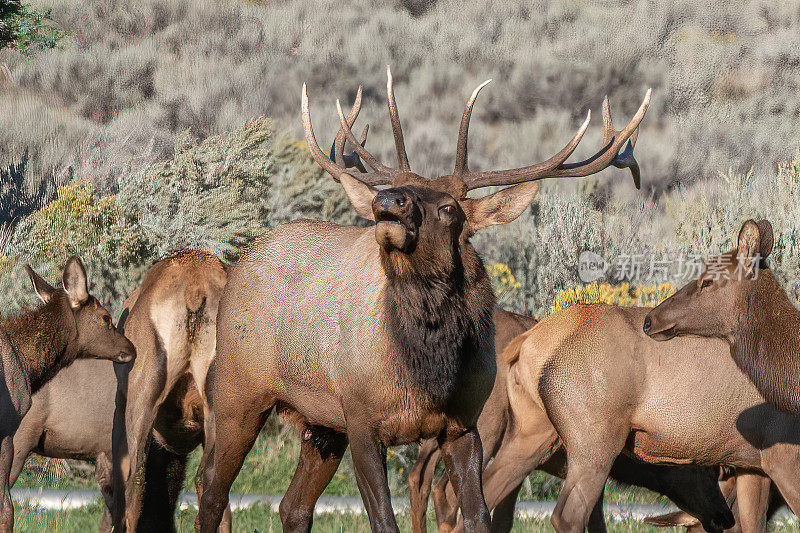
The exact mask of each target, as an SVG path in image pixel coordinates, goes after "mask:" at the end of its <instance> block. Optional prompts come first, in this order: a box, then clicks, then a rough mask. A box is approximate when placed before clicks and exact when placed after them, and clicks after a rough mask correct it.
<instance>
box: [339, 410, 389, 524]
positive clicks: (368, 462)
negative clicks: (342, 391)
mask: <svg viewBox="0 0 800 533" xmlns="http://www.w3.org/2000/svg"><path fill="white" fill-rule="evenodd" d="M347 436H348V438H349V439H350V452H351V453H352V455H353V467H354V469H355V474H356V484H357V485H358V491H359V492H360V493H361V499H362V500H363V501H364V506H365V507H366V508H367V515H369V522H370V526H371V528H372V531H380V532H390V531H395V532H398V533H399V531H400V530H399V529H398V528H397V521H396V520H395V517H394V511H393V510H392V501H391V495H390V493H389V481H388V479H387V477H386V446H384V445H383V443H381V442H380V440H379V439H378V436H377V434H376V433H375V432H374V431H373V430H371V429H370V424H369V423H363V422H355V423H352V422H350V421H348V434H347Z"/></svg>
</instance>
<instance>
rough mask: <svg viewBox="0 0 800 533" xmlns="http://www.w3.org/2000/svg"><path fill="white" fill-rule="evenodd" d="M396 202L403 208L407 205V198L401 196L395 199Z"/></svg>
mask: <svg viewBox="0 0 800 533" xmlns="http://www.w3.org/2000/svg"><path fill="white" fill-rule="evenodd" d="M394 202H395V203H396V204H397V205H399V206H400V207H403V206H404V205H406V197H405V196H399V197H397V198H395V199H394Z"/></svg>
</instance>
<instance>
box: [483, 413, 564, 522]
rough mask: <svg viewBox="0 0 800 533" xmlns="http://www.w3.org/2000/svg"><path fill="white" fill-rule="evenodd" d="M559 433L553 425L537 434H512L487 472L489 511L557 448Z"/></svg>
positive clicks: (484, 474)
mask: <svg viewBox="0 0 800 533" xmlns="http://www.w3.org/2000/svg"><path fill="white" fill-rule="evenodd" d="M557 444H558V434H557V433H556V432H555V429H554V428H553V427H552V426H550V428H549V429H548V430H546V431H540V432H537V433H534V434H533V435H522V434H520V433H518V432H515V433H512V434H511V435H509V436H508V437H507V438H506V439H505V440H504V441H503V444H502V446H500V449H499V450H498V452H497V455H495V458H494V460H493V461H492V462H491V464H490V465H489V467H488V468H487V469H486V470H485V471H484V473H483V480H484V494H485V495H486V504H487V505H488V506H489V509H494V508H495V507H496V506H497V505H498V504H499V503H500V502H501V501H503V499H505V498H506V496H508V495H509V494H510V493H511V492H512V491H514V490H515V489H516V487H517V486H518V485H519V484H521V483H522V482H523V481H524V480H525V478H526V477H527V476H528V475H529V474H530V473H531V472H532V471H533V470H534V469H536V468H537V467H539V466H540V465H542V464H543V463H544V462H545V461H547V460H548V459H550V457H551V456H552V455H553V452H554V451H555V450H556V449H557Z"/></svg>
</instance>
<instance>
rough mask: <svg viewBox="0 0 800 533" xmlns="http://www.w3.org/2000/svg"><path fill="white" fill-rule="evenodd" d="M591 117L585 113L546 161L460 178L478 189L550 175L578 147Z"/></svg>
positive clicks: (470, 186) (468, 185) (469, 174)
mask: <svg viewBox="0 0 800 533" xmlns="http://www.w3.org/2000/svg"><path fill="white" fill-rule="evenodd" d="M591 118H592V112H591V111H589V112H588V113H587V114H586V120H584V121H583V124H582V125H581V127H580V128H578V131H577V132H576V133H575V135H574V136H573V137H572V139H571V140H570V141H569V142H568V143H567V145H566V146H564V148H562V149H561V151H560V152H558V153H557V154H556V155H554V156H553V157H551V158H550V159H548V160H546V161H543V162H541V163H537V164H535V165H530V166H527V167H522V168H515V169H511V170H492V171H486V172H468V173H466V174H464V176H463V177H462V180H463V181H464V183H465V184H466V185H467V190H472V189H478V188H480V187H491V186H495V185H513V184H516V183H522V182H523V181H534V180H540V179H543V178H545V177H550V175H551V174H552V173H554V172H555V171H556V169H557V168H558V167H559V166H560V165H562V164H563V163H564V161H566V160H567V158H568V157H569V156H571V155H572V152H574V151H575V148H577V147H578V143H580V142H581V139H582V138H583V134H584V133H586V129H587V128H588V127H589V121H590V120H591Z"/></svg>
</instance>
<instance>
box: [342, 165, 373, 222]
mask: <svg viewBox="0 0 800 533" xmlns="http://www.w3.org/2000/svg"><path fill="white" fill-rule="evenodd" d="M339 181H340V182H341V183H342V186H343V187H344V192H345V193H346V194H347V198H348V199H349V200H350V203H351V204H353V207H354V208H355V209H356V212H357V213H358V214H359V215H361V216H362V217H364V218H366V219H368V220H375V215H374V214H373V213H372V201H373V200H374V199H375V195H377V194H378V189H376V188H375V187H373V186H372V185H368V184H366V183H364V182H361V181H359V180H357V179H356V178H354V177H353V176H351V175H350V174H348V173H347V172H342V173H341V174H339Z"/></svg>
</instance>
